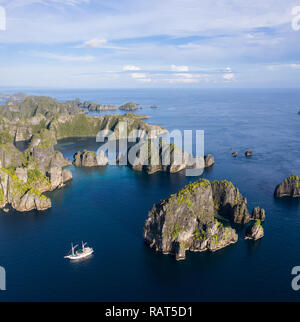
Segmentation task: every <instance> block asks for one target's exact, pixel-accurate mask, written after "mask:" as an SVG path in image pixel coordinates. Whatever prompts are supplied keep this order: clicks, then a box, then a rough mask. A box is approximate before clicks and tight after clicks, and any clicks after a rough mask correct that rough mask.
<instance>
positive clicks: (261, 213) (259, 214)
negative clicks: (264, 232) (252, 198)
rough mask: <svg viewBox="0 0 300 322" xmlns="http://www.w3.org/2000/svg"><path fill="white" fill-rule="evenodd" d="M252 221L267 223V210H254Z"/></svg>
mask: <svg viewBox="0 0 300 322" xmlns="http://www.w3.org/2000/svg"><path fill="white" fill-rule="evenodd" d="M251 219H258V220H260V221H265V219H266V212H265V209H262V208H260V207H255V208H253V210H252V215H251Z"/></svg>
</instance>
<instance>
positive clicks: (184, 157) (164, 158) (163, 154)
mask: <svg viewBox="0 0 300 322" xmlns="http://www.w3.org/2000/svg"><path fill="white" fill-rule="evenodd" d="M136 152H138V153H137V157H135V156H134V157H133V160H131V158H130V153H131V152H129V161H130V162H129V166H130V167H132V169H133V170H136V171H144V172H146V173H148V174H153V173H156V172H159V171H162V172H168V173H176V172H179V171H182V170H184V169H193V168H196V167H197V168H202V169H203V168H206V167H210V166H212V165H213V164H214V157H213V155H212V154H208V155H207V156H205V157H196V158H194V157H193V155H191V154H189V153H188V152H186V151H182V150H181V149H180V148H179V147H177V146H176V145H175V144H173V143H170V144H169V143H166V142H164V141H161V142H160V143H159V146H154V144H153V143H152V142H151V141H150V140H148V141H147V140H145V141H144V142H143V143H141V144H140V148H139V150H137V151H136Z"/></svg>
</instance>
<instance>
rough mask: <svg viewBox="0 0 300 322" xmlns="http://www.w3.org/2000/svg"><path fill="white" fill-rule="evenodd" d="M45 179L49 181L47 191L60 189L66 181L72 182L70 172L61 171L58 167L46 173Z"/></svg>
mask: <svg viewBox="0 0 300 322" xmlns="http://www.w3.org/2000/svg"><path fill="white" fill-rule="evenodd" d="M47 177H48V178H49V181H50V188H49V190H51V191H52V190H55V189H59V188H62V187H63V186H64V185H65V184H66V183H67V182H68V181H70V180H72V173H71V171H70V170H66V169H64V170H62V168H60V167H52V168H50V170H49V171H48V172H47Z"/></svg>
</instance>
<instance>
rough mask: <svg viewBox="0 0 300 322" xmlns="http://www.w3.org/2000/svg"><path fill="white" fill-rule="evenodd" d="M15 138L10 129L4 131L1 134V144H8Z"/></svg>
mask: <svg viewBox="0 0 300 322" xmlns="http://www.w3.org/2000/svg"><path fill="white" fill-rule="evenodd" d="M13 140H14V138H13V137H12V136H11V135H10V134H9V132H8V131H3V132H1V134H0V144H1V145H2V144H7V143H10V142H13Z"/></svg>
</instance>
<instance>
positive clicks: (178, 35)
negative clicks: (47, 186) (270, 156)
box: [0, 0, 300, 88]
mask: <svg viewBox="0 0 300 322" xmlns="http://www.w3.org/2000/svg"><path fill="white" fill-rule="evenodd" d="M0 6H2V8H4V9H5V12H6V30H0V86H1V87H4V86H5V87H9V86H13V87H18V86H19V87H56V88H58V87H62V88H103V87H105V88H114V87H116V88H119V87H132V88H138V87H146V88H147V87H199V88H202V87H211V88H213V87H299V84H300V30H299V31H296V30H293V28H292V20H293V19H294V21H295V19H297V10H295V9H294V10H295V11H294V14H292V10H293V8H294V7H296V6H300V0H298V3H297V1H289V0H285V1H282V0H280V1H279V0H264V1H261V0H260V1H258V0H252V1H250V0H249V1H246V0H244V1H241V0H239V1H238V0H159V1H158V0H151V1H150V0H0ZM0 13H1V11H0ZM299 15H300V10H299ZM0 19H2V20H3V17H2V15H1V14H0ZM297 21H298V20H296V22H297ZM299 25H300V19H299ZM0 26H1V21H0ZM0 29H1V28H0Z"/></svg>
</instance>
